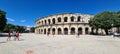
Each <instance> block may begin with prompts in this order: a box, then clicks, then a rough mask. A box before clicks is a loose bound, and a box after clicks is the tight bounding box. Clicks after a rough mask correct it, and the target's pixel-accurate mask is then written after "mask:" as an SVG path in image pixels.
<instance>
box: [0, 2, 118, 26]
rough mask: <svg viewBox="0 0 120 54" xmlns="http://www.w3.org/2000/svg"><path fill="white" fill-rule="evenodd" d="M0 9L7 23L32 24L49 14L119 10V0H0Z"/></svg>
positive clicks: (95, 12)
mask: <svg viewBox="0 0 120 54" xmlns="http://www.w3.org/2000/svg"><path fill="white" fill-rule="evenodd" d="M0 9H1V10H4V11H6V12H7V15H6V18H7V19H8V22H7V23H11V24H15V25H22V26H34V25H35V20H36V19H37V18H38V17H43V16H47V15H51V14H57V13H64V12H72V13H83V14H97V13H99V12H101V11H105V10H108V11H119V10H120V0H0Z"/></svg>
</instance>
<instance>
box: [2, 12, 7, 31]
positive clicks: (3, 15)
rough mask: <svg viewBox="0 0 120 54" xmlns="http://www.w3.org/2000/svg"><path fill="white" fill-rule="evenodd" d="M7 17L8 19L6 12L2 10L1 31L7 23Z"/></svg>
mask: <svg viewBox="0 0 120 54" xmlns="http://www.w3.org/2000/svg"><path fill="white" fill-rule="evenodd" d="M6 22H7V19H6V12H4V11H2V10H0V31H3V29H4V27H5V25H6Z"/></svg>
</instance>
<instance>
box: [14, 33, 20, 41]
mask: <svg viewBox="0 0 120 54" xmlns="http://www.w3.org/2000/svg"><path fill="white" fill-rule="evenodd" d="M16 39H17V40H19V32H17V33H16V38H15V41H16Z"/></svg>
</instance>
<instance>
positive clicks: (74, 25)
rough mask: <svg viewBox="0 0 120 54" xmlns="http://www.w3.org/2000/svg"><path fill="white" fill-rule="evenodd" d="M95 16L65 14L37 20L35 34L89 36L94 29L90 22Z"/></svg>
mask: <svg viewBox="0 0 120 54" xmlns="http://www.w3.org/2000/svg"><path fill="white" fill-rule="evenodd" d="M92 17H93V15H88V14H74V13H63V14H55V15H50V16H46V17H42V18H39V19H37V20H36V28H35V33H37V34H47V33H48V32H49V33H50V34H56V35H75V34H78V33H79V34H83V35H84V34H89V33H90V32H91V30H92V28H91V27H90V26H89V25H88V21H89V20H90V18H92Z"/></svg>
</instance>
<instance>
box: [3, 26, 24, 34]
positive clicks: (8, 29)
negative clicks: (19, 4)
mask: <svg viewBox="0 0 120 54" xmlns="http://www.w3.org/2000/svg"><path fill="white" fill-rule="evenodd" d="M8 31H19V32H24V31H25V28H24V27H23V26H19V25H13V24H7V25H6V26H5V28H4V32H8Z"/></svg>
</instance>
